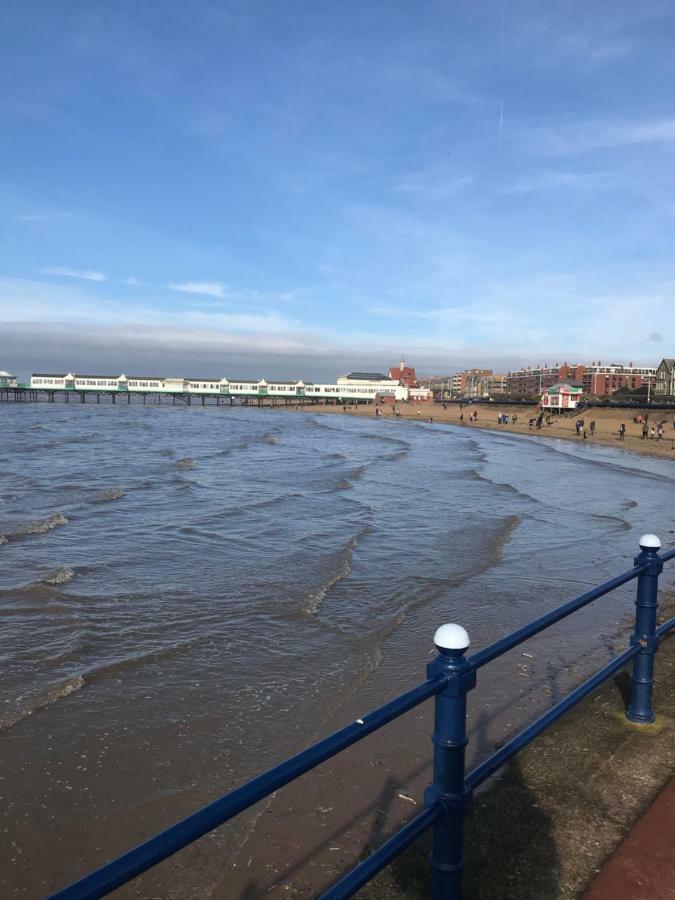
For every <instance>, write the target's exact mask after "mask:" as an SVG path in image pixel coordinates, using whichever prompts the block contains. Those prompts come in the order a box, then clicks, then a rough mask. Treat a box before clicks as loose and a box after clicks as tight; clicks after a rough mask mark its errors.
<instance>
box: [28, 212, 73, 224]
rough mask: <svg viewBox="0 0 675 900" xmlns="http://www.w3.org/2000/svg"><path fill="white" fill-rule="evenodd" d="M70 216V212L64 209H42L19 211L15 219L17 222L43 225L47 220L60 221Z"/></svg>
mask: <svg viewBox="0 0 675 900" xmlns="http://www.w3.org/2000/svg"><path fill="white" fill-rule="evenodd" d="M71 216H72V213H69V212H67V211H66V210H65V209H44V210H36V211H35V212H27V213H21V214H20V215H18V216H17V219H18V220H19V222H28V223H30V224H36V225H43V224H45V223H47V222H62V221H63V220H64V219H69V218H71Z"/></svg>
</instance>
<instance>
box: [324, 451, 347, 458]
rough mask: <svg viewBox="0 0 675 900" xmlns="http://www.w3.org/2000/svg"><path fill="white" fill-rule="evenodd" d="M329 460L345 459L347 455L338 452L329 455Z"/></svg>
mask: <svg viewBox="0 0 675 900" xmlns="http://www.w3.org/2000/svg"><path fill="white" fill-rule="evenodd" d="M328 459H345V455H344V453H338V452H335V453H329V454H328Z"/></svg>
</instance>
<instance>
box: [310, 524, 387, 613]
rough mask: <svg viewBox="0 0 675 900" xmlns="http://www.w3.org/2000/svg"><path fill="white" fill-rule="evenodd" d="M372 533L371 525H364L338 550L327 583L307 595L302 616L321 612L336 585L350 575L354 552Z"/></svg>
mask: <svg viewBox="0 0 675 900" xmlns="http://www.w3.org/2000/svg"><path fill="white" fill-rule="evenodd" d="M372 533H373V529H372V528H371V527H370V525H364V526H363V528H361V529H359V531H357V533H356V534H354V535H352V537H350V538H349V539H348V540H347V541H345V543H344V544H343V545H342V547H341V548H340V550H338V551H337V553H336V554H334V556H333V561H334V566H333V571H332V572H331V573H330V574H329V575H328V576H327V578H326V579H325V581H323V582H321V584H320V585H318V587H315V588H313V589H312V590H311V591H310V592H309V593H308V594H307V596H306V598H305V602H304V603H303V605H302V610H301V614H302V615H304V616H315V615H316V614H317V613H318V612H319V609H320V608H321V604H322V603H323V601H324V600H325V599H326V597H327V596H328V594H329V593H330V591H332V590H333V588H334V587H335V585H337V584H339V583H340V582H341V581H344V579H345V578H347V576H348V575H349V574H350V572H351V570H352V558H353V556H354V551H355V550H356V548H357V547H358V545H359V543H360V541H361V540H362V538H364V537H366V536H367V535H369V534H372Z"/></svg>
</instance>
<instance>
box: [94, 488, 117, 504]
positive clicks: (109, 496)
mask: <svg viewBox="0 0 675 900" xmlns="http://www.w3.org/2000/svg"><path fill="white" fill-rule="evenodd" d="M123 496H124V491H123V490H122V488H120V487H113V488H108V489H107V490H106V491H102V492H101V493H100V494H97V495H96V496H95V497H94V500H93V502H94V503H108V502H109V501H110V500H119V499H120V497H123Z"/></svg>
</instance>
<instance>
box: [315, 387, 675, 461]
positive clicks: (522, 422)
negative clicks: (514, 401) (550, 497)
mask: <svg viewBox="0 0 675 900" xmlns="http://www.w3.org/2000/svg"><path fill="white" fill-rule="evenodd" d="M397 406H398V409H399V410H400V418H402V419H418V420H421V421H425V420H426V421H427V422H428V421H429V419H433V421H434V422H439V423H440V422H442V423H449V424H452V425H459V426H461V427H463V428H490V429H493V430H497V431H505V432H509V433H511V434H520V435H536V436H537V437H555V438H562V439H563V440H570V441H581V442H583V441H584V437H583V432H582V433H581V434H580V435H577V433H576V428H575V422H576V420H577V419H583V420H584V425H585V429H586V439H585V440H586V441H588V442H589V443H593V444H602V445H605V446H607V447H615V448H616V449H617V450H630V451H632V452H634V453H643V454H647V455H649V456H659V457H662V458H664V459H673V460H675V428H674V427H673V421H674V415H675V414H674V413H673V411H672V410H663V409H651V410H650V409H602V408H600V409H586V410H584V411H583V412H581V413H579V414H578V415H577V414H573V415H569V416H568V415H561V416H559V415H556V414H553V415H552V416H551V424H550V425H547V424H546V422H543V423H542V426H541V428H540V429H537V428H535V427H534V426H533V427H530V426H529V420H530V419H532V418H535V417H536V416H537V415H538V412H539V407H537V406H513V405H509V404H507V403H505V404H502V403H491V404H490V405H489V406H488V405H487V404H477V405H472V404H466V405H462V408H461V409H460V405H459V404H458V403H448V404H447V408H446V409H444V408H443V405H442V404H441V403H435V402H434V401H432V400H429V401H426V402H422V403H399V404H397ZM299 409H300V410H302V411H305V412H307V411H311V412H313V413H319V412H320V413H333V414H339V415H352V416H371V417H375V407H374V406H358V407H347V411H346V413H345V412H344V410H343V407H341V406H312V407H300V408H299ZM471 413H477V414H478V419H477V421H475V422H469V415H470V414H471ZM502 413H507V414H508V416H509V423H508V424H507V425H500V424H498V421H497V419H498V417H499V416H500V415H501V414H502ZM514 414H515V415H516V416H517V417H518V420H517V422H516V424H515V425H514V424H513V422H512V417H513V415H514ZM382 415H383V417H384V418H392V417H394V409H393V407H392V406H391V404H386V405H383V406H382ZM462 415H463V417H464V418H463V420H462V421H460V416H462ZM645 415H648V416H649V426H650V427H651V425H652V424H653V425H656V424H657V423H658V422H664V435H663V438H662V439H661V440H658V439H653V440H650V439H649V438H647V439H646V440H645V439H643V438H642V425H641V424H636V423H634V421H633V419H634V418H636V417H638V416H645ZM592 421H595V434H594V435H591V431H590V424H591V422H592ZM622 423H624V424H625V426H626V433H625V435H624V438H623V440H621V439H620V437H619V428H620V426H621V424H622Z"/></svg>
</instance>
